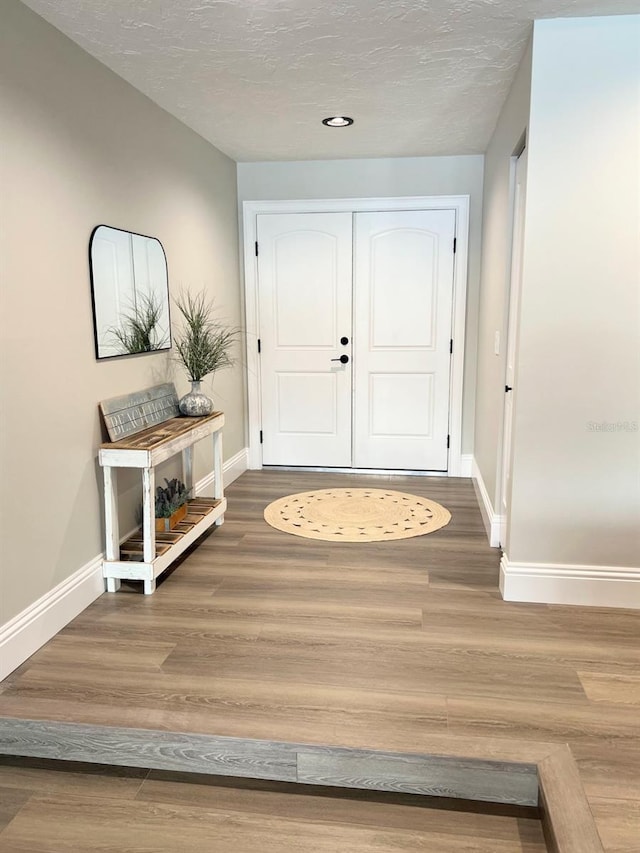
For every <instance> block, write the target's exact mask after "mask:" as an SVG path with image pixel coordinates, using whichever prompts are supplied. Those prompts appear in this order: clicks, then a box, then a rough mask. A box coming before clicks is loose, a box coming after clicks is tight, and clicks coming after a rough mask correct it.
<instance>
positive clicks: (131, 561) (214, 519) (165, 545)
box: [102, 498, 227, 581]
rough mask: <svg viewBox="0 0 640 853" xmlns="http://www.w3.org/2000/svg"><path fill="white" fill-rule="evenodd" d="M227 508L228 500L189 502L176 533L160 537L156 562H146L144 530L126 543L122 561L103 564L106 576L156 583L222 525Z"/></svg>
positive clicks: (161, 534) (139, 531)
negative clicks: (216, 525)
mask: <svg viewBox="0 0 640 853" xmlns="http://www.w3.org/2000/svg"><path fill="white" fill-rule="evenodd" d="M226 508H227V500H226V498H221V499H213V498H194V499H193V500H191V501H189V502H188V513H187V515H186V516H185V518H184V519H183V520H182V521H181V522H180V523H179V524H177V525H176V526H175V527H174V529H173V530H170V531H167V532H165V533H156V556H155V559H153V560H152V561H151V562H145V561H144V558H143V549H144V542H143V537H142V530H141V529H140V530H138V531H137V532H136V533H134V534H133V536H130V537H129V538H128V539H127V540H126V541H125V542H123V543H122V545H121V546H120V559H119V560H103V561H102V576H103V577H104V578H115V579H118V580H142V581H153V580H155V579H156V578H157V577H158V576H159V575H161V574H162V572H164V570H165V569H167V568H168V567H169V566H170V565H171V563H173V561H174V560H175V559H177V558H178V557H179V556H180V554H182V553H183V552H184V551H186V550H187V548H188V547H189V546H190V545H192V544H193V543H194V542H195V541H196V539H198V538H199V537H200V536H202V534H203V533H206V531H207V530H208V529H209V528H210V527H212V526H213V525H214V524H222V517H223V515H224V513H225V510H226Z"/></svg>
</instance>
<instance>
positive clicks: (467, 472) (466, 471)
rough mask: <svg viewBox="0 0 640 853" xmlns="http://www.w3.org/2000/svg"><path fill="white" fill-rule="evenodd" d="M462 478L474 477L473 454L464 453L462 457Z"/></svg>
mask: <svg viewBox="0 0 640 853" xmlns="http://www.w3.org/2000/svg"><path fill="white" fill-rule="evenodd" d="M459 476H460V477H472V476H473V453H462V454H461V456H460V474H459Z"/></svg>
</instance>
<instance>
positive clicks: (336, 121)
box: [322, 116, 353, 127]
mask: <svg viewBox="0 0 640 853" xmlns="http://www.w3.org/2000/svg"><path fill="white" fill-rule="evenodd" d="M322 124H326V126H327V127H349V125H350V124H353V119H352V118H349V116H330V117H329V118H323V119H322Z"/></svg>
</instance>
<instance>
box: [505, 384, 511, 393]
mask: <svg viewBox="0 0 640 853" xmlns="http://www.w3.org/2000/svg"><path fill="white" fill-rule="evenodd" d="M507 391H513V388H512V387H511V385H505V386H504V393H505V394H506V393H507Z"/></svg>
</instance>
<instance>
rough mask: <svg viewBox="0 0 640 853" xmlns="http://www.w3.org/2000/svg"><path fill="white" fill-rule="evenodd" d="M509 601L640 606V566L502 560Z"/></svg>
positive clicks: (502, 577) (502, 588)
mask: <svg viewBox="0 0 640 853" xmlns="http://www.w3.org/2000/svg"><path fill="white" fill-rule="evenodd" d="M500 592H501V593H502V597H503V598H504V600H505V601H532V602H534V601H535V602H538V603H541V604H580V605H583V606H587V607H588V606H591V607H629V608H633V609H640V568H627V567H624V566H575V565H562V564H553V563H541V564H538V565H534V564H531V563H512V562H510V561H509V558H508V557H507V556H506V555H504V556H503V557H502V560H501V562H500Z"/></svg>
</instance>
